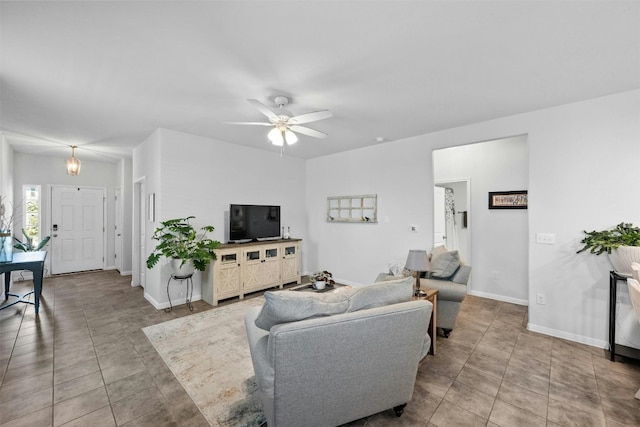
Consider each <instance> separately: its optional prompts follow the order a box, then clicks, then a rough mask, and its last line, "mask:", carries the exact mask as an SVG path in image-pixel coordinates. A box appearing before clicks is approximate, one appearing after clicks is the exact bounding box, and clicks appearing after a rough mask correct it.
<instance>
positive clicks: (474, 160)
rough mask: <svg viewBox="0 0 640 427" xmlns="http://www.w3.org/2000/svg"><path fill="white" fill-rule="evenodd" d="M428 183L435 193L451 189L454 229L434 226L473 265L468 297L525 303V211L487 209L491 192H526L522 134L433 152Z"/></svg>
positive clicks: (525, 150)
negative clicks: (433, 187) (431, 178)
mask: <svg viewBox="0 0 640 427" xmlns="http://www.w3.org/2000/svg"><path fill="white" fill-rule="evenodd" d="M460 177H463V178H462V179H461V178H460ZM433 182H434V185H435V186H437V187H439V188H440V189H441V190H434V194H437V193H436V191H438V192H439V193H446V191H447V190H446V188H451V189H452V190H453V191H452V193H453V205H454V209H453V210H452V212H455V214H454V215H453V218H452V221H450V223H452V224H454V226H455V227H447V223H446V220H444V221H441V223H442V225H441V226H440V228H441V229H440V230H436V229H435V227H434V231H440V232H441V233H442V234H443V236H445V237H446V239H443V241H444V242H445V245H446V246H447V249H449V250H452V248H454V247H455V246H458V251H459V252H460V255H461V258H462V259H464V260H465V261H466V262H467V263H468V264H470V265H471V266H472V273H471V276H472V278H471V282H470V286H469V289H468V292H469V294H471V295H476V296H480V297H484V298H490V299H495V300H499V301H505V302H510V303H514V304H520V305H528V303H529V219H528V210H526V209H490V208H489V203H488V197H489V193H490V192H493V191H518V190H528V187H529V152H528V141H527V135H519V136H513V137H507V138H501V139H496V140H490V141H485V142H478V143H473V144H468V145H461V146H456V147H450V148H443V149H438V150H434V151H433ZM472 182H473V187H471V185H470V184H471V183H472ZM465 192H466V196H465V195H464V193H465ZM434 197H435V196H434ZM441 197H442V198H443V200H442V201H441V202H440V205H441V206H443V205H445V206H446V205H447V201H446V199H444V195H443V196H441ZM436 203H437V202H436V200H434V212H433V214H434V217H435V216H436V215H438V212H436V211H435V206H436ZM465 204H466V206H465ZM438 209H441V208H438ZM442 209H445V208H442ZM464 212H466V222H467V228H466V229H465V228H464V227H463V224H464V220H465V218H464V217H465V214H464ZM445 214H446V210H445ZM440 216H441V217H442V216H444V215H443V214H442V213H440ZM455 232H457V236H456V235H455V234H454V233H455ZM465 236H466V242H465ZM435 237H436V236H435V235H434V241H435ZM465 243H466V245H465ZM465 246H466V247H465Z"/></svg>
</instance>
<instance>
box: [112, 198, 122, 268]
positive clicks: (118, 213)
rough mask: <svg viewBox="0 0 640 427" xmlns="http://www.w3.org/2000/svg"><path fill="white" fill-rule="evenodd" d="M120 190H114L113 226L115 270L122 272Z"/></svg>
mask: <svg viewBox="0 0 640 427" xmlns="http://www.w3.org/2000/svg"><path fill="white" fill-rule="evenodd" d="M121 195H122V189H121V188H116V200H115V210H116V224H115V229H114V232H115V239H114V242H115V265H116V270H118V271H120V272H122V200H121Z"/></svg>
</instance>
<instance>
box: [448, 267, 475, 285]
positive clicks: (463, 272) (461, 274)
mask: <svg viewBox="0 0 640 427" xmlns="http://www.w3.org/2000/svg"><path fill="white" fill-rule="evenodd" d="M469 276H471V266H470V265H467V264H462V265H460V268H458V269H457V270H456V272H455V273H454V274H453V276H451V279H450V280H451V281H452V282H454V283H459V284H461V285H468V284H469Z"/></svg>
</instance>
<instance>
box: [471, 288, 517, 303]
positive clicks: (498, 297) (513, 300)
mask: <svg viewBox="0 0 640 427" xmlns="http://www.w3.org/2000/svg"><path fill="white" fill-rule="evenodd" d="M467 293H468V294H469V295H473V296H474V297H481V298H488V299H493V300H497V301H502V302H508V303H511V304H517V305H525V306H529V301H527V300H526V299H519V298H511V297H505V296H504V295H496V294H490V293H487V292H479V291H473V290H469V291H467Z"/></svg>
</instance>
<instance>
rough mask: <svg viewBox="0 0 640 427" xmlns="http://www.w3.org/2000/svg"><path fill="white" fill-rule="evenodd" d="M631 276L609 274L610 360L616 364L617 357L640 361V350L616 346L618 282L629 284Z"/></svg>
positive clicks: (612, 272) (614, 272)
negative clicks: (628, 279)
mask: <svg viewBox="0 0 640 427" xmlns="http://www.w3.org/2000/svg"><path fill="white" fill-rule="evenodd" d="M629 277H631V276H629V275H624V274H620V273H618V272H616V271H611V272H609V353H610V354H609V358H610V360H611V361H612V362H615V358H616V355H620V356H624V357H630V358H632V359H640V350H638V349H635V348H632V347H627V346H624V345H620V344H616V306H617V302H618V282H624V283H625V284H626V283H627V278H629Z"/></svg>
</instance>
